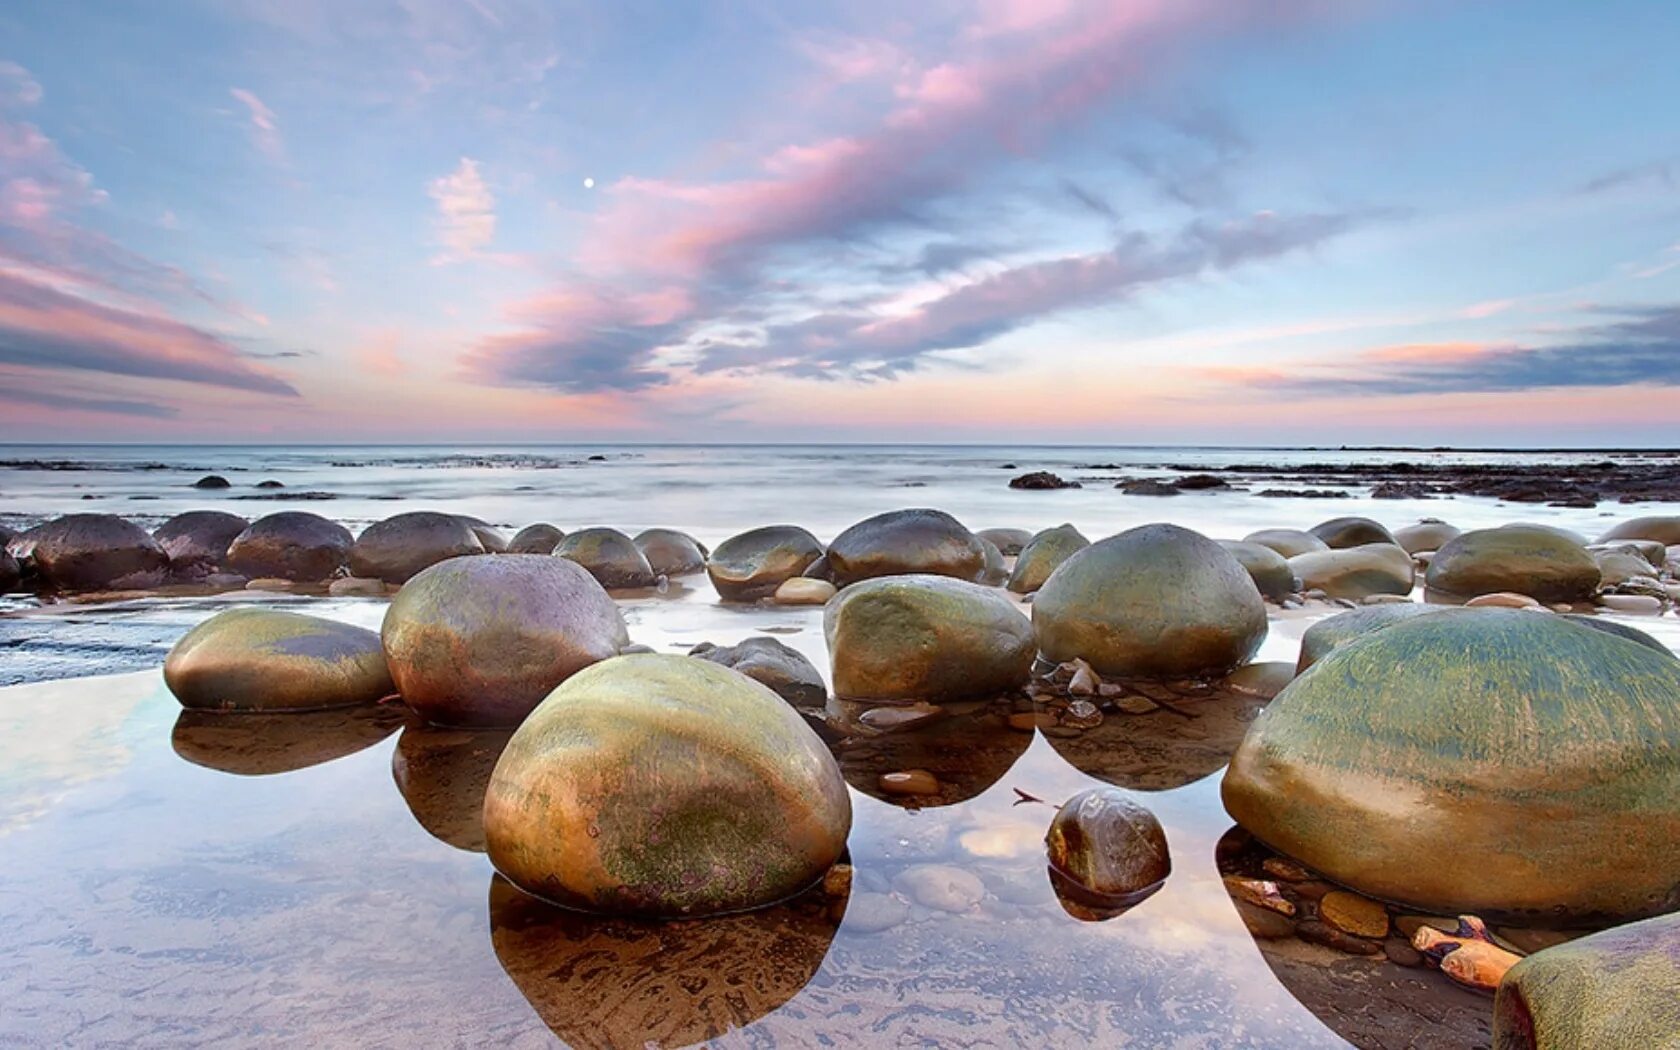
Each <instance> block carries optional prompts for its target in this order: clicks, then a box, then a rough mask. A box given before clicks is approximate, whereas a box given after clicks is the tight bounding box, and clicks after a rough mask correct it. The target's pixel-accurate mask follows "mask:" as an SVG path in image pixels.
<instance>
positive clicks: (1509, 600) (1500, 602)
mask: <svg viewBox="0 0 1680 1050" xmlns="http://www.w3.org/2000/svg"><path fill="white" fill-rule="evenodd" d="M1464 605H1465V607H1466V608H1469V609H1480V608H1484V607H1491V608H1495V609H1543V608H1545V606H1543V605H1541V604H1540V603H1539V602H1537V601H1535V600H1534V599H1533V598H1530V597H1529V596H1528V595H1526V594H1517V593H1515V592H1514V591H1495V592H1493V593H1492V594H1478V595H1477V596H1476V597H1474V598H1472V599H1470V600H1469V601H1467V602H1465V603H1464Z"/></svg>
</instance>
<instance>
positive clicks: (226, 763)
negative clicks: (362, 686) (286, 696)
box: [170, 704, 407, 777]
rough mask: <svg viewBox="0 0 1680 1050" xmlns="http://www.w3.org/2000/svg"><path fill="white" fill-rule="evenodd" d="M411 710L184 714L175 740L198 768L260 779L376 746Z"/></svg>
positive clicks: (178, 720) (382, 707)
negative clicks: (272, 713) (203, 767)
mask: <svg viewBox="0 0 1680 1050" xmlns="http://www.w3.org/2000/svg"><path fill="white" fill-rule="evenodd" d="M406 711H407V708H405V707H403V706H402V705H401V704H377V705H370V706H363V707H349V708H339V709H337V710H332V711H293V712H289V713H287V714H274V715H265V714H252V713H247V712H239V713H230V712H224V711H185V710H184V711H182V712H181V714H180V716H179V717H178V718H176V719H175V731H174V733H173V734H172V735H171V739H170V742H171V743H172V744H173V745H174V747H175V753H176V754H177V755H180V756H181V757H182V758H184V759H186V760H187V761H188V762H191V763H193V764H195V765H200V766H205V767H207V768H209V769H217V770H221V771H222V772H223V773H237V774H238V775H240V776H247V777H260V776H267V775H269V774H271V773H289V772H291V771H293V770H295V769H307V768H308V767H310V766H318V765H320V764H321V763H323V762H331V761H332V760H333V759H335V758H343V757H344V756H345V755H352V754H355V753H356V752H357V751H361V750H363V749H364V748H369V747H372V746H373V745H374V744H377V743H379V742H380V741H381V740H384V739H385V738H386V737H388V736H390V735H391V734H392V733H394V732H396V731H397V727H398V726H400V725H402V724H403V719H404V717H405V713H406Z"/></svg>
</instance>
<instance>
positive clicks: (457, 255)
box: [426, 157, 496, 265]
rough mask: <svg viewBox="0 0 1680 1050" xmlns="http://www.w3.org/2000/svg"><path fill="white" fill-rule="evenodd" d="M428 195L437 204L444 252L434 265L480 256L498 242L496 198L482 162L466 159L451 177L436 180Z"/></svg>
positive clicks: (463, 158) (438, 225)
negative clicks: (484, 172) (492, 243)
mask: <svg viewBox="0 0 1680 1050" xmlns="http://www.w3.org/2000/svg"><path fill="white" fill-rule="evenodd" d="M426 192H427V193H428V194H429V195H430V196H431V198H432V200H433V201H435V202H436V204H437V211H438V215H437V227H438V240H439V241H440V242H441V243H442V244H443V251H442V252H440V253H439V254H437V255H436V256H434V257H433V258H432V263H433V264H434V265H441V264H444V263H451V262H461V261H463V260H466V259H471V258H473V257H475V256H477V255H478V254H479V253H480V252H482V251H483V250H484V249H485V248H488V247H489V246H490V242H492V241H494V240H495V239H496V197H495V195H494V194H493V193H491V192H490V186H489V184H487V183H486V182H485V181H484V176H483V175H482V174H481V173H480V172H479V170H478V161H476V160H473V159H472V158H471V157H462V158H461V163H460V164H458V165H456V166H455V170H454V171H452V172H450V173H449V174H448V175H443V176H439V177H438V178H436V179H433V180H432V183H431V185H430V186H428V187H427V189H426Z"/></svg>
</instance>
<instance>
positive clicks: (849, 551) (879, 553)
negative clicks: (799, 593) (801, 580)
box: [828, 508, 986, 587]
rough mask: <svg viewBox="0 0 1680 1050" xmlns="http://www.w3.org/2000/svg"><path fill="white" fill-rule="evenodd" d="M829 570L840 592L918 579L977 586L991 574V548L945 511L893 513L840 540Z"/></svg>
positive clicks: (851, 530) (856, 528)
mask: <svg viewBox="0 0 1680 1050" xmlns="http://www.w3.org/2000/svg"><path fill="white" fill-rule="evenodd" d="M828 565H829V571H830V572H831V573H832V574H833V580H834V583H835V585H836V586H839V587H845V586H847V585H848V584H853V583H857V582H858V581H859V580H869V579H874V578H875V577H877V576H904V575H910V574H913V573H920V574H925V575H931V576H950V577H953V578H955V579H959V580H969V581H978V580H979V579H980V578H981V577H982V576H983V575H985V571H986V548H985V547H984V546H982V545H981V541H980V539H979V537H977V536H975V535H974V533H972V532H970V531H968V529H966V528H964V527H963V524H962V522H960V521H958V520H957V519H956V518H953V517H951V515H949V514H947V513H945V512H944V511H942V510H929V509H927V508H917V509H913V510H892V511H888V512H887V513H885V514H877V515H875V516H874V517H872V518H865V519H863V520H862V521H860V522H858V523H857V524H856V525H853V526H852V527H851V528H849V529H847V530H846V531H844V532H842V533H841V534H840V535H838V536H836V537H835V538H834V542H833V543H831V544H829V545H828Z"/></svg>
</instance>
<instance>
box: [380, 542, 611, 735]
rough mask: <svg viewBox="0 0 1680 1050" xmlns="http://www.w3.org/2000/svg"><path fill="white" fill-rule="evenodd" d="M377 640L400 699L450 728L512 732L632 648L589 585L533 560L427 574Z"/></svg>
mask: <svg viewBox="0 0 1680 1050" xmlns="http://www.w3.org/2000/svg"><path fill="white" fill-rule="evenodd" d="M380 635H381V638H382V640H383V642H384V646H385V655H386V658H387V659H388V660H389V662H390V667H391V676H392V678H393V679H395V681H396V685H397V691H398V692H400V693H401V694H402V697H403V699H404V700H406V701H407V702H408V705H409V706H410V707H412V708H414V709H415V711H417V712H419V713H420V715H421V716H422V717H423V718H425V719H427V720H428V721H430V722H434V723H437V724H441V725H454V726H501V725H517V724H518V723H519V722H520V720H521V719H523V718H524V717H525V716H526V715H527V714H529V713H530V711H531V709H532V708H534V707H536V705H537V704H538V703H540V702H541V701H542V698H543V697H545V696H547V695H548V694H549V693H550V692H551V691H552V690H553V689H554V687H555V686H557V685H559V684H560V683H561V682H564V681H565V680H566V679H567V678H569V677H571V676H572V675H573V674H576V673H577V672H578V671H580V670H582V669H583V668H585V667H588V666H589V665H590V664H593V663H597V662H599V661H601V660H605V659H606V658H608V657H610V656H615V655H617V654H618V653H619V652H620V651H621V650H622V649H623V648H624V647H625V646H626V645H628V644H630V639H629V636H628V633H627V632H626V629H625V626H624V616H623V614H621V613H620V612H619V609H618V606H617V605H616V604H615V603H614V602H613V600H612V598H611V597H610V596H609V595H608V594H607V592H606V591H605V590H603V589H602V587H601V585H600V584H599V583H598V582H596V580H595V578H594V577H593V576H590V575H589V573H588V572H586V571H585V570H584V569H583V567H582V566H580V565H577V564H576V563H574V562H571V561H568V560H566V559H564V558H556V557H552V556H545V555H540V554H486V555H483V556H481V557H477V558H451V559H450V560H448V561H443V562H439V563H438V564H436V565H433V566H432V567H431V568H429V569H426V570H425V571H423V572H421V573H420V574H419V575H417V576H415V577H414V578H413V579H411V580H409V581H408V583H407V584H406V585H405V586H404V587H403V589H402V590H401V591H399V592H398V593H397V596H396V597H395V598H394V599H392V600H391V606H390V608H388V609H387V610H386V611H385V623H384V626H383V628H382V629H381V631H380Z"/></svg>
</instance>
